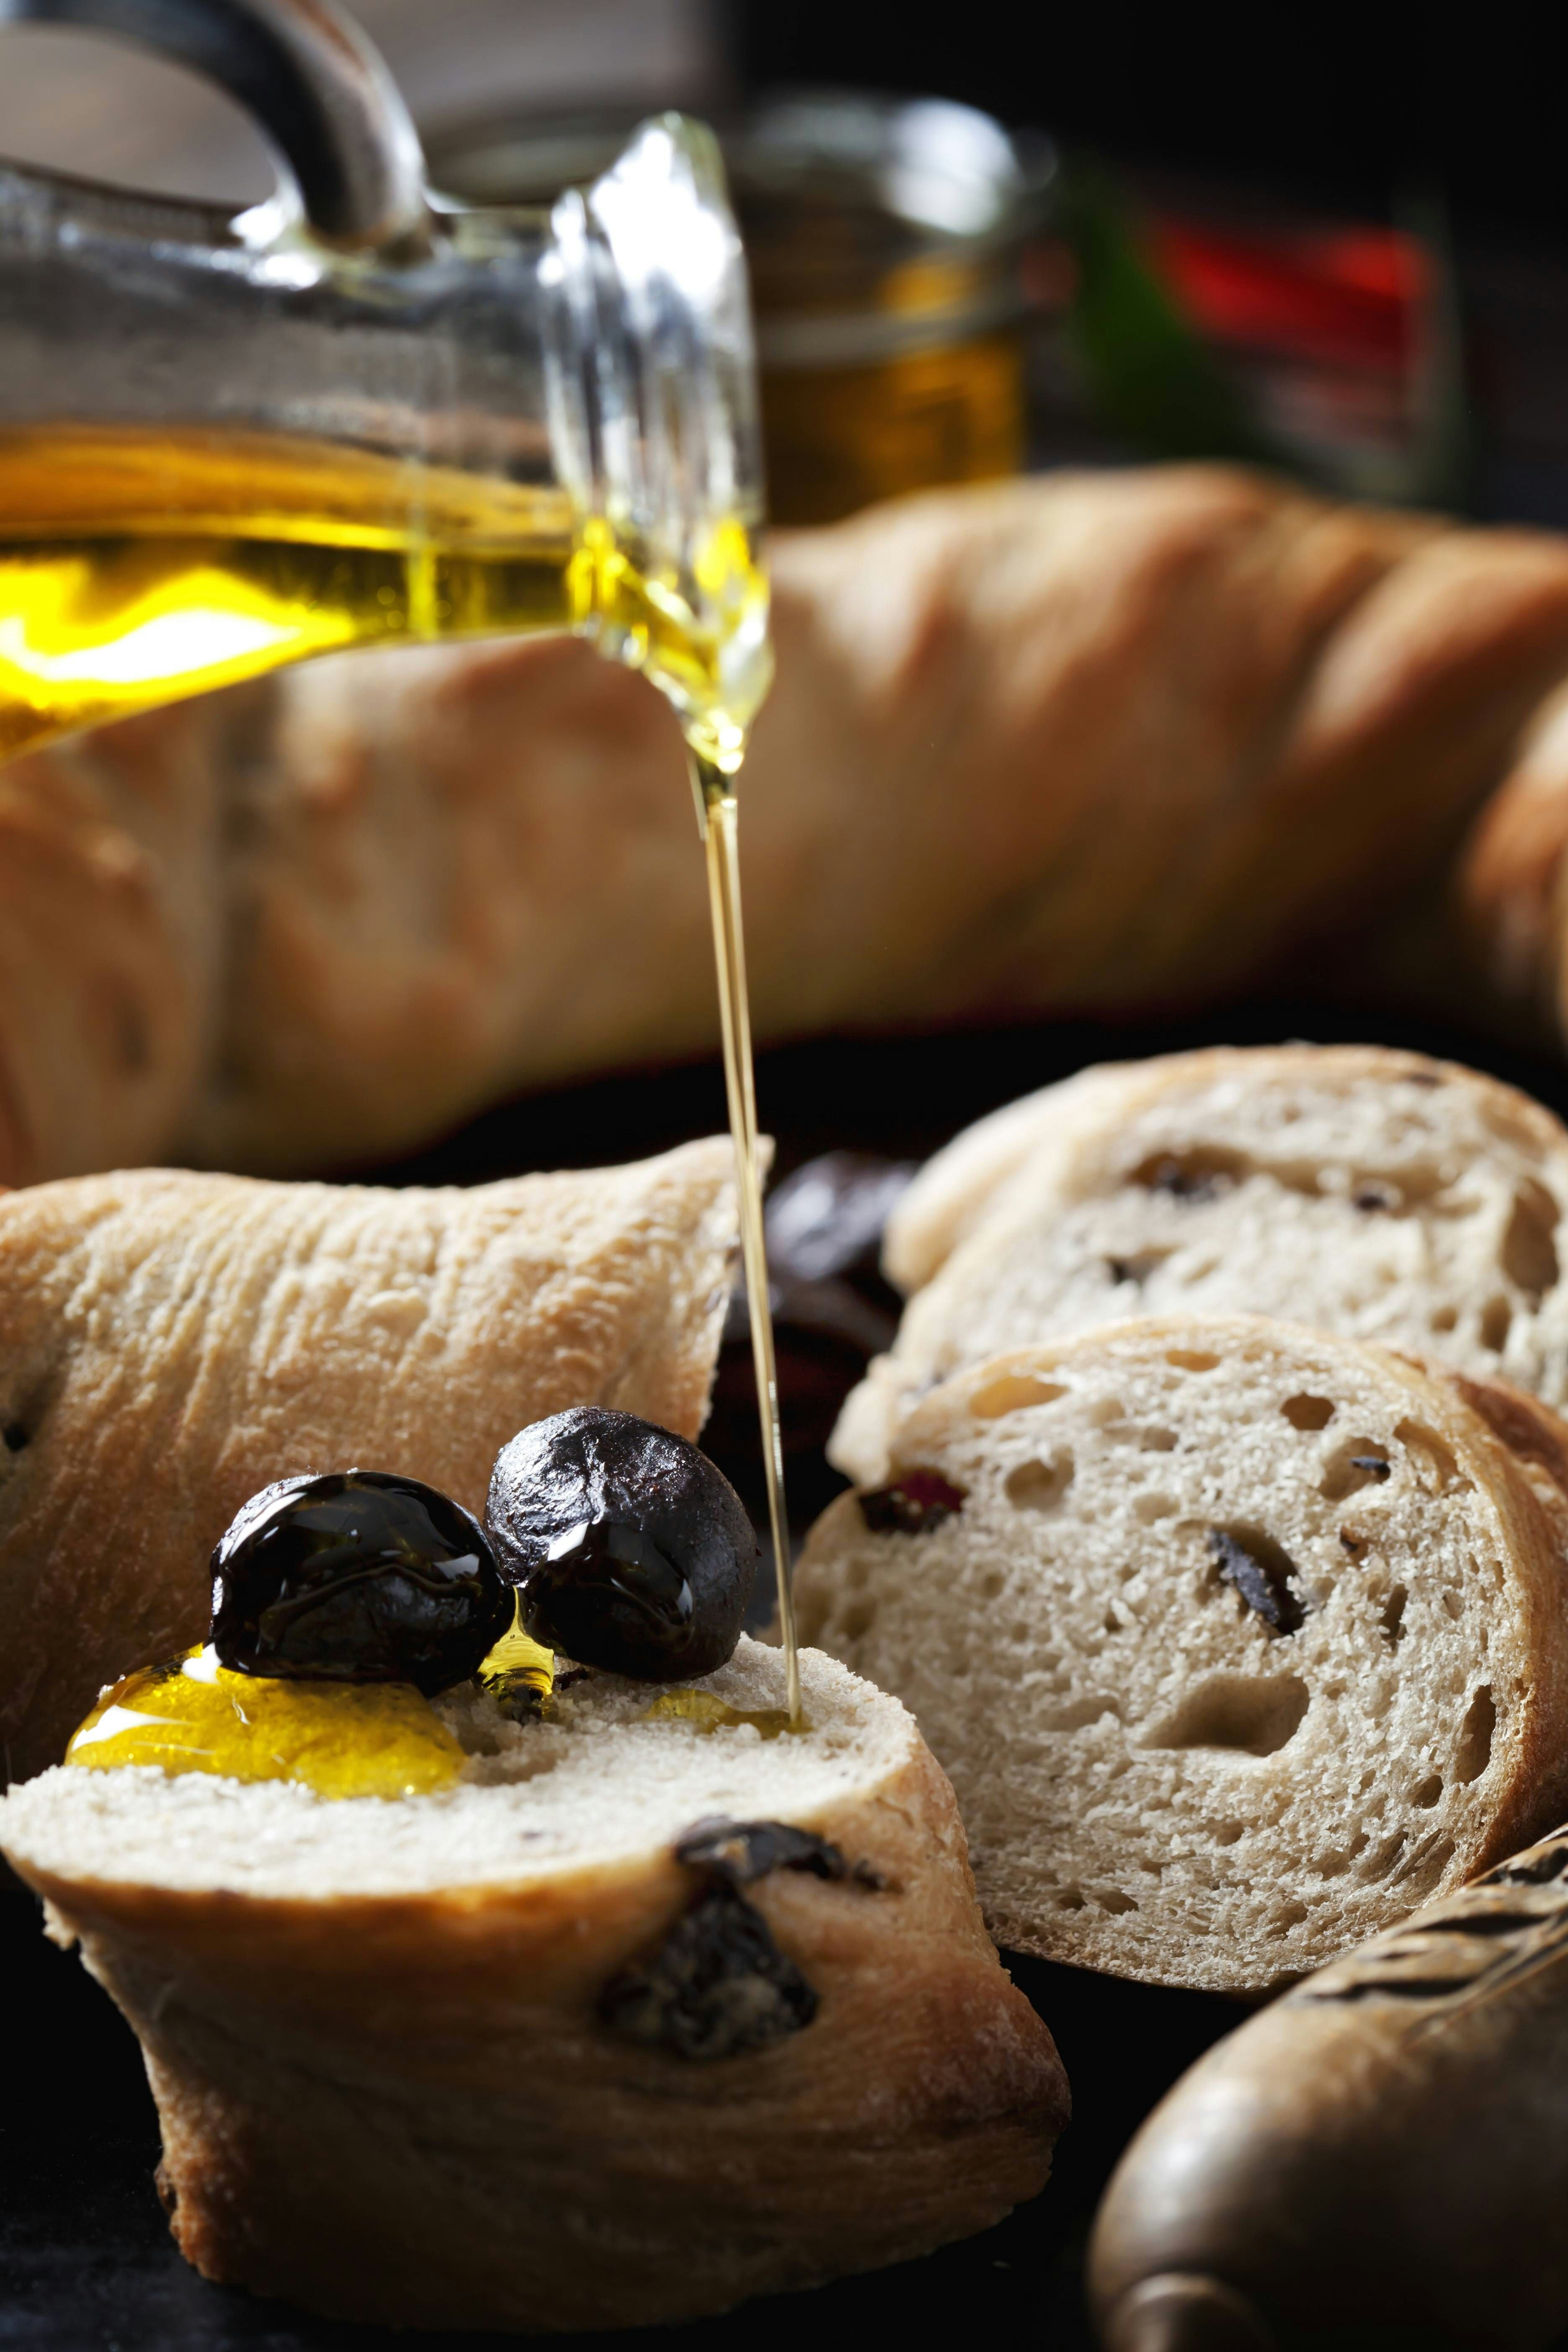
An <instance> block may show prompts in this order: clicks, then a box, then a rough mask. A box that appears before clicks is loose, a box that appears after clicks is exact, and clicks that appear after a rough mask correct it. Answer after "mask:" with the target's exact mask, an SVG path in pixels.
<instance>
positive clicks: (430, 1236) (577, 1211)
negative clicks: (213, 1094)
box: [0, 1139, 736, 1778]
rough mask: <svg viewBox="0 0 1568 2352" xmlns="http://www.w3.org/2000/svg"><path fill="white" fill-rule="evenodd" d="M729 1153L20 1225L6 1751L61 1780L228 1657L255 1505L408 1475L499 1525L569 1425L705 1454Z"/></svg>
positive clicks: (10, 1428)
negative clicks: (303, 1475) (511, 1496)
mask: <svg viewBox="0 0 1568 2352" xmlns="http://www.w3.org/2000/svg"><path fill="white" fill-rule="evenodd" d="M735 1232H736V1226H735V1204H734V1185H733V1167H732V1160H731V1148H730V1145H729V1143H728V1142H727V1141H724V1140H721V1139H714V1140H712V1141H706V1142H700V1143H692V1144H687V1145H684V1146H682V1147H681V1148H680V1149H679V1150H676V1151H671V1152H668V1153H666V1154H665V1155H664V1156H663V1157H662V1158H659V1159H655V1160H645V1161H641V1162H637V1163H634V1164H632V1165H630V1166H628V1167H625V1168H609V1169H600V1170H595V1171H587V1172H584V1173H574V1174H568V1175H559V1176H556V1175H550V1176H525V1177H519V1178H516V1179H514V1180H512V1181H509V1182H506V1183H500V1184H491V1185H484V1186H480V1187H478V1188H476V1189H474V1190H472V1191H460V1190H458V1189H447V1190H442V1191H432V1192H423V1191H415V1190H412V1189H410V1190H405V1191H389V1190H375V1189H373V1188H370V1187H353V1186H329V1185H310V1184H299V1185H289V1184H269V1183H261V1182H254V1181H247V1180H245V1179H242V1178H237V1177H226V1176H194V1175H186V1174H179V1173H173V1172H169V1171H143V1172H141V1173H137V1174H130V1175H116V1176H104V1177H84V1178H79V1179H76V1180H73V1181H63V1182H60V1183H58V1184H45V1185H38V1186H35V1187H33V1188H31V1189H29V1190H26V1191H24V1192H16V1193H13V1194H11V1195H9V1196H7V1197H5V1199H0V1330H3V1331H4V1335H5V1346H4V1349H3V1350H0V1431H3V1433H4V1444H3V1445H0V1639H3V1643H4V1650H3V1654H4V1658H5V1668H4V1673H3V1675H0V1740H3V1741H4V1743H5V1757H6V1761H7V1765H8V1769H9V1772H10V1774H11V1775H12V1776H13V1777H16V1778H26V1776H27V1775H28V1774H30V1773H33V1772H36V1771H38V1770H40V1769H42V1768H43V1767H44V1766H45V1765H47V1764H52V1763H55V1762H58V1759H59V1758H60V1756H61V1755H62V1754H63V1752H64V1748H65V1743H66V1740H67V1738H68V1737H69V1735H70V1732H71V1731H72V1729H73V1728H74V1727H75V1725H76V1724H77V1723H78V1722H79V1719H80V1718H81V1717H82V1716H83V1715H84V1714H85V1713H86V1712H87V1709H88V1707H89V1706H90V1705H91V1703H92V1700H93V1698H94V1696H96V1694H97V1692H98V1690H99V1688H100V1685H103V1684H104V1683H106V1682H108V1681H110V1680H111V1679H113V1678H114V1677H115V1676H116V1675H120V1674H121V1673H123V1672H124V1671H125V1670H126V1666H127V1662H128V1661H129V1662H135V1661H137V1660H144V1659H148V1658H155V1657H158V1656H162V1655H167V1654H170V1653H172V1652H174V1651H176V1650H178V1649H180V1648H182V1647H184V1645H185V1644H187V1643H191V1642H194V1641H196V1640H198V1639H199V1638H200V1636H201V1634H202V1632H203V1630H204V1628H205V1623H206V1617H207V1601H208V1594H207V1560H208V1555H209V1554H210V1552H211V1549H212V1547H213V1545H214V1543H215V1542H216V1539H217V1538H218V1537H219V1536H220V1535H221V1534H222V1532H223V1530H224V1528H226V1526H227V1524H228V1522H229V1520H230V1519H231V1518H232V1517H233V1516H234V1514H235V1512H236V1511H237V1509H238V1507H239V1506H240V1504H241V1503H242V1502H244V1501H245V1500H246V1498H247V1496H250V1495H252V1494H254V1493H255V1492H256V1491H257V1490H258V1488H259V1487H261V1486H265V1485H267V1484H268V1481H269V1480H271V1479H274V1478H279V1477H283V1476H286V1475H289V1474H290V1473H292V1472H296V1471H303V1470H328V1469H344V1468H348V1467H350V1466H351V1465H355V1464H358V1465H362V1466H363V1467H366V1468H370V1469H384V1470H396V1471H401V1472H403V1473H405V1474H406V1475H410V1476H413V1477H416V1478H424V1479H426V1480H428V1481H429V1482H430V1484H431V1485H433V1486H438V1487H440V1488H441V1489H442V1490H443V1491H444V1492H447V1493H449V1494H451V1495H454V1496H456V1497H457V1498H458V1501H459V1502H462V1503H464V1504H465V1505H467V1506H468V1508H469V1509H470V1510H474V1511H479V1510H482V1509H483V1507H484V1500H485V1494H486V1490H487V1488H488V1486H489V1475H490V1469H491V1465H492V1464H493V1462H494V1459H495V1455H496V1452H497V1450H498V1448H499V1447H500V1446H501V1445H503V1444H505V1443H506V1441H507V1440H508V1438H510V1437H511V1436H512V1435H513V1434H514V1433H515V1432H516V1431H517V1430H518V1429H520V1428H521V1427H522V1425H523V1424H524V1423H527V1422H530V1421H536V1420H539V1419H541V1418H542V1417H543V1416H544V1415H545V1414H548V1413H552V1412H560V1411H562V1410H563V1409H564V1408H565V1407H566V1406H568V1405H574V1404H606V1405H614V1406H616V1407H619V1408H620V1409H621V1410H623V1411H625V1412H637V1413H641V1414H642V1415H644V1416H645V1417H646V1418H647V1419H648V1420H650V1421H657V1422H659V1423H662V1424H663V1425H664V1426H665V1427H667V1428H669V1429H674V1430H677V1431H679V1433H681V1434H682V1435H684V1436H687V1437H694V1436H695V1435H696V1434H697V1432H698V1430H699V1429H700V1426H701V1423H702V1420H703V1417H704V1415H705V1413H706V1412H707V1408H708V1397H709V1390H710V1383H711V1381H712V1375H713V1366H714V1362H715V1359H716V1356H717V1352H718V1346H719V1338H720V1331H721V1325H722V1320H723V1316H724V1311H725V1307H726V1304H727V1300H728V1295H729V1284H730V1272H731V1253H732V1250H733V1246H734V1241H735Z"/></svg>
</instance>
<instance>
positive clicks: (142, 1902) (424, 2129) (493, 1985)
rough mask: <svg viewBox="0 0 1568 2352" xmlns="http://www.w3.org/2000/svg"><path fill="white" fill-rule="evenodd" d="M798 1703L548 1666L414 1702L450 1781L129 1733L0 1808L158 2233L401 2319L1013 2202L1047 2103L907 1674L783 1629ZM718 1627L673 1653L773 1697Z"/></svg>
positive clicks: (741, 2278)
mask: <svg viewBox="0 0 1568 2352" xmlns="http://www.w3.org/2000/svg"><path fill="white" fill-rule="evenodd" d="M802 1668H803V1681H804V1690H805V1708H806V1714H807V1717H808V1720H809V1724H810V1729H809V1730H808V1731H807V1732H805V1734H804V1735H796V1736H795V1737H789V1738H774V1739H772V1740H768V1741H764V1740H763V1738H760V1737H759V1735H758V1732H757V1730H756V1729H755V1728H754V1727H751V1726H748V1725H744V1724H741V1725H731V1726H728V1727H725V1726H721V1727H719V1728H716V1729H715V1728H712V1727H704V1726H702V1725H700V1724H699V1723H697V1722H694V1721H688V1720H682V1719H679V1717H669V1716H668V1715H658V1714H656V1716H655V1717H654V1718H652V1719H649V1717H648V1707H649V1702H650V1700H651V1699H652V1698H653V1697H654V1696H655V1694H654V1693H653V1692H652V1691H650V1690H649V1689H648V1688H647V1686H646V1685H637V1684H634V1683H628V1682H624V1681H621V1680H619V1679H618V1678H616V1677H612V1676H607V1675H606V1676H598V1675H595V1676H589V1677H587V1678H586V1679H582V1678H578V1679H575V1680H574V1681H573V1682H572V1683H571V1685H570V1686H569V1687H565V1688H563V1689H562V1691H561V1692H560V1695H559V1696H558V1697H557V1698H556V1699H555V1701H554V1702H553V1705H554V1708H555V1719H554V1720H553V1721H547V1722H530V1723H522V1724H518V1723H513V1722H510V1721H509V1720H507V1719H506V1718H505V1717H503V1716H502V1715H501V1714H500V1712H498V1710H497V1708H496V1706H495V1704H494V1702H493V1701H492V1700H490V1699H489V1698H488V1697H486V1696H483V1695H482V1694H479V1693H477V1692H476V1690H475V1688H474V1686H473V1685H460V1686H459V1687H458V1689H457V1690H455V1691H453V1692H451V1693H449V1694H447V1696H445V1697H443V1698H442V1699H440V1700H439V1701H437V1706H438V1708H439V1710H440V1711H441V1712H442V1713H443V1714H444V1715H445V1717H446V1718H447V1722H448V1724H449V1725H450V1726H451V1727H453V1728H454V1729H455V1730H456V1731H457V1733H458V1737H459V1738H460V1739H461V1741H462V1743H463V1746H464V1748H466V1749H467V1750H468V1755H469V1761H468V1766H467V1768H466V1770H465V1775H464V1778H463V1780H461V1781H460V1782H459V1783H458V1785H457V1786H456V1787H455V1788H454V1789H452V1790H450V1791H448V1792H447V1793H444V1794H440V1795H431V1796H422V1797H414V1798H405V1799H403V1800H399V1801H383V1800H372V1799H356V1800H349V1801H335V1802H333V1801H322V1800H321V1799H320V1798H317V1797H315V1796H312V1795H311V1794H310V1791H309V1790H306V1789H303V1788H301V1787H299V1786H298V1785H294V1784H291V1783H284V1782H267V1783H260V1784H252V1785H242V1784H241V1783H240V1782H238V1781H236V1780H220V1779H213V1778H210V1777H208V1776H207V1775H206V1774H205V1773H202V1772H199V1771H193V1772H190V1773H188V1774H184V1775H182V1776H178V1777H174V1778H168V1777H165V1775H164V1774H163V1772H162V1771H160V1770H157V1769H151V1768H149V1767H146V1766H142V1767H132V1768H127V1767H120V1768H118V1769H109V1770H99V1771H91V1770H84V1769H77V1768H75V1767H68V1768H65V1769H57V1770H54V1771H51V1772H47V1773H46V1774H45V1775H44V1776H43V1777H42V1778H41V1779H40V1780H35V1781H33V1782H32V1783H30V1784H29V1785H27V1786H26V1787H22V1788H17V1789H13V1790H12V1791H11V1792H10V1794H9V1795H8V1796H7V1797H6V1798H5V1801H4V1802H3V1803H0V1845H3V1846H4V1849H5V1853H6V1854H7V1855H8V1856H9V1858H10V1860H11V1862H12V1863H13V1864H14V1865H15V1867H16V1869H17V1870H18V1871H19V1872H20V1873H21V1874H22V1875H23V1876H24V1877H26V1879H27V1880H29V1881H30V1882H31V1884H32V1885H33V1886H34V1887H36V1888H37V1891H38V1892H39V1894H41V1895H43V1896H44V1898H45V1900H46V1902H47V1906H48V1911H49V1920H50V1926H51V1932H52V1933H54V1934H55V1935H56V1936H57V1937H59V1938H61V1939H62V1940H68V1939H70V1938H73V1937H75V1938H79V1940H80V1944H81V1948H82V1956H83V1958H84V1959H85V1960H86V1963H87V1965H88V1967H89V1969H90V1970H91V1971H92V1973H93V1975H94V1976H95V1977H97V1978H98V1979H99V1980H100V1983H102V1984H103V1985H104V1986H105V1988H106V1989H107V1990H108V1991H109V1992H110V1994H111V1995H112V1997H113V1998H114V2000H116V2001H117V2002H118V2003H119V2005H120V2007H121V2010H123V2011H124V2012H125V2014H126V2016H127V2017H128V2018H129V2020H130V2021H131V2022H132V2025H133V2026H134V2027H135V2029H136V2032H138V2034H139V2035H140V2036H141V2038H142V2046H143V2049H144V2052H145V2054H146V2061H147V2071H148V2075H149V2078H150V2080H151V2083H152V2086H153V2095H154V2096H155V2098H156V2100H157V2103H158V2109H159V2116H160V2119H161V2122H162V2126H163V2166H162V2171H161V2183H162V2187H163V2196H164V2200H165V2203H166V2204H167V2206H168V2209H169V2211H170V2216H171V2221H172V2226H173V2229H174V2235H175V2237H176V2239H177V2240H178V2242H179V2244H180V2247H181V2250H182V2251H183V2252H184V2254H185V2255H186V2257H187V2258H188V2259H189V2260H190V2261H191V2262H193V2263H195V2265H196V2267H197V2268H198V2269H199V2270H201V2271H202V2272H204V2273H205V2275H206V2276H208V2277H209V2278H214V2279H219V2280H224V2281H227V2282H230V2283H232V2284H242V2285H245V2286H248V2287H251V2288H253V2289H255V2290H256V2291H258V2293H262V2294H279V2295H285V2296H288V2297H289V2298H291V2299H292V2300H294V2301H296V2302H300V2303H302V2304H305V2305H309V2306H310V2307H311V2308H313V2309H315V2310H318V2311H322V2312H326V2313H330V2314H332V2315H337V2316H340V2317H344V2318H349V2319H355V2320H370V2321H374V2322H378V2323H380V2324H382V2325H384V2326H398V2327H424V2328H440V2329H466V2328H504V2329H510V2330H518V2331H521V2332H536V2331H537V2332H548V2331H551V2330H555V2329H581V2328H601V2327H621V2326H638V2325H648V2324H651V2323H655V2322H665V2321H672V2320H679V2319H684V2318H689V2317H691V2316H694V2315H698V2314H700V2313H703V2312H712V2311H720V2310H723V2309H725V2308H727V2307H728V2306H729V2305H731V2304H734V2303H736V2302H738V2301H740V2300H741V2299H742V2297H744V2296H747V2295H752V2294H764V2293H770V2292H773V2291H774V2290H776V2289H779V2288H784V2287H798V2286H806V2285H810V2284H815V2283H816V2282H817V2281H819V2280H821V2279H825V2278H829V2277H832V2276H834V2275H836V2274H837V2273H842V2272H847V2271H856V2270H864V2269H868V2268H872V2267H874V2266H876V2265H878V2264H881V2263H890V2262H896V2261H899V2260H900V2259H901V2258H903V2257H904V2256H907V2255H911V2254H916V2253H920V2252H924V2251H925V2250H926V2249H928V2248H930V2247H931V2246H935V2245H939V2244H941V2243H942V2242H945V2241H947V2240H949V2239H952V2238H957V2237H962V2236H963V2235H965V2234H967V2233H968V2232H970V2231H974V2230H979V2229H982V2228H984V2227H985V2226H986V2225H987V2224H988V2223H989V2222H991V2221H995V2220H997V2219H999V2218H1000V2216H1001V2215H1002V2214H1003V2213H1005V2211H1006V2210H1008V2208H1009V2207H1010V2206H1012V2205H1013V2204H1015V2203H1016V2202H1017V2201H1018V2200H1020V2199H1022V2198H1026V2197H1030V2196H1032V2195H1034V2194H1035V2192H1036V2191H1037V2189H1039V2188H1040V2187H1041V2185H1042V2183H1043V2182H1044V2181H1045V2179H1046V2178H1047V2173H1048V2170H1049V2164H1050V2151H1051V2146H1052V2143H1053V2141H1054V2139H1055V2137H1056V2136H1057V2134H1058V2131H1059V2130H1060V2128H1061V2126H1062V2125H1063V2123H1064V2122H1065V2120H1066V2116H1067V2085H1066V2080H1065V2077H1064V2075H1063V2074H1062V2070H1061V2066H1060V2063H1059V2062H1058V2058H1057V2054H1056V2052H1055V2049H1054V2047H1053V2045H1052V2042H1051V2038H1050V2035H1049V2034H1048V2032H1047V2031H1046V2029H1045V2027H1044V2026H1043V2025H1042V2024H1041V2023H1040V2021H1039V2020H1038V2019H1037V2017H1036V2015H1035V2013H1034V2011H1033V2010H1032V2009H1031V2008H1030V2006H1029V2004H1028V2002H1027V2001H1026V2000H1025V1999H1024V1997H1023V1995H1022V1994H1021V1993H1020V1992H1018V1991H1016V1990H1015V1988H1014V1987H1013V1986H1012V1985H1011V1983H1010V1982H1009V1981H1008V1979H1007V1977H1006V1976H1005V1973H1004V1971H1003V1969H1002V1968H1001V1966H1000V1965H999V1963H998V1961H997V1958H996V1955H995V1952H994V1948H993V1947H992V1945H991V1943H990V1941H989V1939H988V1938H987V1937H986V1934H985V1931H984V1927H983V1925H982V1922H981V1918H980V1914H979V1911H978V1909H977V1906H976V1904H975V1900H974V1893H973V1882H972V1880H971V1878H970V1875H969V1872H968V1869H967V1866H966V1864H965V1859H964V1842H963V1830H962V1828H961V1827H960V1824H959V1820H958V1814H957V1811H956V1810H955V1808H954V1805H953V1801H952V1790H951V1789H950V1788H949V1786H948V1784H947V1782H946V1780H944V1779H943V1777H942V1773H941V1772H940V1771H939V1770H938V1769H937V1767H936V1765H935V1764H934V1762H933V1761H932V1759H931V1755H930V1752H929V1750H928V1749H927V1748H926V1746H925V1743H924V1742H923V1740H922V1739H921V1737H920V1734H919V1732H918V1731H917V1730H916V1728H915V1726H914V1724H913V1723H912V1721H911V1720H910V1717H909V1716H908V1715H907V1714H906V1713H905V1711H904V1709H903V1708H902V1707H901V1706H900V1705H899V1704H898V1702H897V1701H896V1700H894V1699H891V1698H888V1697H884V1696H882V1695H881V1694H880V1693H879V1692H878V1691H875V1690H873V1689H871V1688H870V1687H869V1685H867V1684H865V1683H863V1682H858V1681H857V1680H856V1679H855V1678H854V1677H853V1676H852V1675H848V1674H847V1673H845V1672H844V1670H843V1668H842V1667H840V1666H837V1665H835V1664H833V1663H832V1662H831V1661H829V1660H827V1659H826V1658H823V1657H820V1656H814V1655H811V1654H806V1655H805V1657H803V1659H802ZM783 1680H784V1677H783V1670H782V1661H781V1659H780V1656H779V1654H778V1653H777V1652H776V1651H773V1650H769V1649H766V1648H764V1647H763V1646H762V1645H760V1644H758V1643H751V1642H746V1641H742V1643H741V1646H740V1649H739V1651H738V1652H737V1654H736V1655H735V1657H734V1658H733V1659H732V1660H731V1663H730V1664H728V1665H727V1666H724V1667H721V1669H720V1670H719V1672H718V1673H717V1674H715V1675H710V1676H709V1677H708V1678H707V1679H706V1681H705V1682H703V1683H702V1684H701V1685H700V1686H699V1687H700V1689H701V1690H702V1691H704V1692H707V1693H709V1694H710V1695H711V1696H712V1697H713V1698H714V1699H718V1700H722V1701H723V1702H725V1703H727V1704H728V1705H730V1706H734V1707H737V1708H742V1709H744V1708H753V1707H759V1706H761V1707H774V1708H776V1707H777V1706H779V1705H780V1703H781V1701H782V1698H783Z"/></svg>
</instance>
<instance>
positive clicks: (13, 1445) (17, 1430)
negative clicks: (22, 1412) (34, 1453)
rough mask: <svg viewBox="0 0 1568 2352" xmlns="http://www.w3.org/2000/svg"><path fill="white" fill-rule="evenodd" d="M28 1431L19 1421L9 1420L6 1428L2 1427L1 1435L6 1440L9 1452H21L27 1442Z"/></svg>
mask: <svg viewBox="0 0 1568 2352" xmlns="http://www.w3.org/2000/svg"><path fill="white" fill-rule="evenodd" d="M27 1436H28V1433H27V1431H26V1429H25V1428H24V1427H23V1425H22V1423H20V1422H19V1421H8V1422H7V1423H5V1428H4V1429H0V1437H3V1438H4V1439H5V1451H6V1453H7V1454H20V1453H21V1451H22V1448H23V1447H24V1446H25V1445H26V1443H27Z"/></svg>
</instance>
